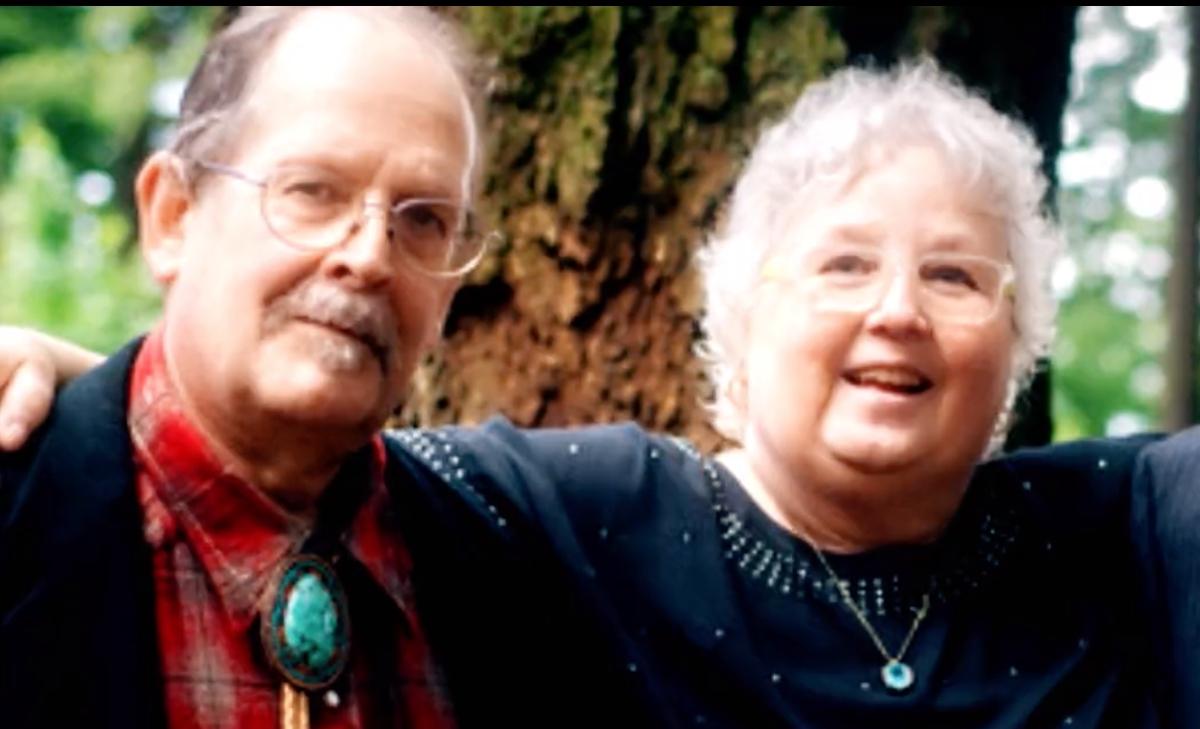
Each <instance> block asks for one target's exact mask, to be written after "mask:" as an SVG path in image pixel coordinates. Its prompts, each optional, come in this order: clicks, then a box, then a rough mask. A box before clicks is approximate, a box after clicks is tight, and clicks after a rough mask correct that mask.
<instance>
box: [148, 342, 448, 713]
mask: <svg viewBox="0 0 1200 729" xmlns="http://www.w3.org/2000/svg"><path fill="white" fill-rule="evenodd" d="M129 402H130V405H129V428H130V432H131V433H132V436H133V442H134V450H135V454H136V455H135V458H136V460H137V487H138V494H139V497H140V500H141V504H142V510H143V513H144V515H145V522H144V526H145V534H146V540H147V541H148V542H149V544H150V546H151V548H152V550H153V560H154V587H155V601H156V612H157V618H158V636H159V643H160V646H159V647H160V652H161V656H162V669H163V679H164V687H165V690H166V708H167V719H168V723H169V725H170V726H171V727H172V729H181V728H183V727H197V728H199V727H205V728H209V727H239V728H240V729H255V728H256V727H261V728H262V729H276V728H277V727H278V726H279V718H278V712H279V694H280V679H278V678H277V677H276V676H275V674H274V673H273V672H272V670H271V669H270V668H269V666H268V665H267V663H266V661H265V659H264V658H263V656H262V649H261V647H260V645H259V638H258V629H257V623H256V621H255V617H256V615H257V608H258V604H259V600H260V598H261V596H262V595H263V593H264V590H265V589H266V588H267V586H268V584H267V583H268V581H269V580H270V579H271V577H272V575H273V570H274V569H275V567H276V566H277V565H278V564H279V562H280V560H281V559H282V558H283V557H285V556H287V555H290V554H292V553H294V552H296V551H298V549H299V548H300V545H301V544H302V543H303V541H304V539H305V537H306V536H307V535H308V531H309V525H308V524H307V523H306V522H304V521H302V520H300V519H297V518H296V517H294V516H292V515H291V514H289V513H288V512H286V511H284V510H283V509H281V508H280V507H279V506H278V505H276V504H275V503H274V502H273V501H271V500H270V499H268V498H267V497H265V496H264V495H263V494H262V493H261V492H259V491H258V490H257V489H256V488H254V487H253V486H251V485H250V484H248V483H246V482H245V481H243V480H241V479H240V478H238V477H236V476H234V475H232V474H231V473H230V472H228V471H227V470H226V468H225V467H224V466H222V464H221V463H220V462H218V461H217V459H216V458H215V457H214V456H213V454H212V452H211V451H210V450H209V448H208V446H207V445H206V443H205V441H204V439H203V437H202V436H201V435H200V433H199V432H198V431H197V430H196V429H195V428H194V427H193V426H192V424H191V423H190V422H188V420H187V418H186V417H185V416H184V414H183V410H182V408H181V406H180V403H179V400H178V399H177V397H176V393H175V391H174V388H173V386H172V384H171V382H170V378H169V376H168V374H167V367H166V363H165V357H164V354H163V347H162V336H161V329H159V330H156V331H155V332H154V333H152V334H151V335H150V336H149V337H148V338H147V340H146V343H145V345H144V346H143V347H142V350H141V352H140V353H139V355H138V358H137V361H136V363H135V365H134V370H133V378H132V382H131V384H130V399H129ZM373 448H374V459H373V468H372V471H373V473H374V476H375V477H374V478H373V483H372V486H371V490H370V492H369V496H368V497H367V500H366V502H365V503H364V504H363V506H362V507H361V508H360V509H359V511H358V513H357V515H356V516H355V518H354V521H353V522H352V524H351V526H350V528H349V530H348V532H347V533H346V535H345V537H344V540H343V543H344V544H345V545H346V548H347V553H348V555H349V558H350V559H355V560H357V561H358V562H359V563H360V564H361V566H362V567H364V568H365V570H366V573H367V574H369V576H370V577H369V580H370V584H369V585H368V586H369V587H371V588H372V589H365V588H361V587H360V589H359V590H358V594H356V592H355V591H354V588H352V587H348V591H349V603H350V609H351V613H352V615H354V616H357V615H358V613H356V612H355V611H356V605H357V606H359V607H361V606H364V605H365V604H366V603H367V602H368V601H371V600H373V601H374V602H371V603H370V607H369V609H368V613H367V614H369V615H371V616H372V618H371V624H370V626H369V630H370V632H369V634H367V635H363V632H362V631H363V629H364V627H363V626H362V625H358V624H355V623H354V621H352V624H351V636H352V641H353V642H352V648H351V659H350V665H349V666H348V667H347V670H346V675H345V676H343V677H342V678H341V679H339V681H338V683H337V684H335V685H334V687H333V689H332V690H333V692H334V694H335V695H336V698H335V697H334V696H329V695H327V694H322V695H316V696H310V699H309V706H310V707H311V709H310V711H311V721H312V726H313V727H314V729H326V728H333V727H339V728H340V727H409V728H414V729H443V728H445V727H451V726H452V725H453V722H452V720H451V716H450V711H449V707H448V705H447V703H446V701H445V700H444V698H443V697H444V696H445V695H446V694H445V691H444V687H443V685H442V682H441V679H440V675H439V673H438V672H437V670H436V667H435V666H434V664H433V662H432V659H431V657H430V655H429V650H428V647H427V644H426V642H425V639H424V635H423V633H422V631H421V627H420V624H419V622H418V621H417V616H416V614H415V613H414V611H413V610H412V608H411V606H412V604H413V603H412V599H411V591H410V585H409V582H408V576H409V573H410V566H411V565H410V562H409V557H408V552H407V550H406V549H405V546H404V542H403V540H402V539H401V538H400V535H399V534H397V533H396V532H395V530H394V528H393V527H392V526H391V524H390V522H389V521H388V520H387V519H385V518H383V516H384V514H386V513H387V511H388V500H389V499H388V493H387V490H386V489H385V488H384V485H383V478H382V475H383V465H384V459H385V458H386V456H385V451H384V448H383V444H382V441H381V440H379V439H378V438H376V439H375V441H374V443H373ZM374 588H378V589H374ZM364 593H371V594H364ZM356 601H357V602H356ZM368 646H369V647H370V648H372V649H373V652H369V651H368V650H367V647H368ZM378 646H386V647H387V648H388V649H389V650H385V651H382V652H381V651H379V650H375V649H376V648H378ZM380 655H382V656H383V659H382V661H381V659H380V658H379V656H380ZM373 666H384V667H385V668H384V669H377V670H375V669H373ZM384 673H386V674H387V675H381V674H384ZM334 704H336V706H335V705H334Z"/></svg>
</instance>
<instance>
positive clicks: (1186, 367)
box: [1162, 7, 1200, 430]
mask: <svg viewBox="0 0 1200 729" xmlns="http://www.w3.org/2000/svg"><path fill="white" fill-rule="evenodd" d="M1187 14H1188V20H1187V22H1188V24H1189V26H1190V28H1191V34H1190V38H1191V48H1190V50H1189V51H1188V57H1189V59H1190V67H1191V75H1190V77H1189V79H1188V100H1187V106H1186V107H1184V110H1183V114H1182V115H1181V116H1180V119H1179V128H1178V131H1177V132H1176V140H1177V141H1176V154H1175V170H1174V171H1175V197H1176V200H1177V201H1178V202H1177V204H1176V206H1175V235H1174V238H1175V240H1174V251H1173V252H1172V256H1171V258H1172V260H1173V262H1174V263H1173V265H1172V266H1171V272H1170V275H1169V276H1168V278H1167V322H1168V324H1167V326H1168V331H1169V335H1168V337H1167V352H1166V363H1165V367H1164V370H1165V371H1166V374H1167V386H1166V388H1165V392H1164V398H1163V423H1162V424H1163V427H1165V428H1166V429H1167V430H1179V429H1180V428H1186V427H1187V426H1189V425H1191V424H1192V423H1195V422H1196V374H1197V373H1196V267H1197V260H1196V224H1197V222H1198V221H1197V203H1198V202H1200V199H1198V194H1200V193H1198V192H1197V189H1196V188H1197V179H1196V178H1197V175H1200V41H1198V40H1197V39H1196V34H1197V33H1200V8H1195V7H1190V8H1188V10H1187Z"/></svg>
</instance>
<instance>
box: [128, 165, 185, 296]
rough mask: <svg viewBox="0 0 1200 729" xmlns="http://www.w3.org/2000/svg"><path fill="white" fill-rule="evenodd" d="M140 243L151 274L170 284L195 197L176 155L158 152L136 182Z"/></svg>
mask: <svg viewBox="0 0 1200 729" xmlns="http://www.w3.org/2000/svg"><path fill="white" fill-rule="evenodd" d="M135 191H136V197H137V210H138V245H139V246H140V247H141V249H142V258H143V259H144V260H145V261H146V266H147V267H148V268H149V269H150V274H151V275H152V276H153V277H154V280H155V281H157V282H158V283H159V284H160V285H163V286H169V285H170V284H171V283H172V282H173V281H174V280H175V277H176V276H177V275H178V273H179V265H180V261H181V259H182V257H183V242H184V235H183V222H184V218H185V216H186V214H187V212H188V210H189V209H190V208H191V205H192V196H191V191H190V190H189V188H188V185H187V182H186V181H185V180H184V175H183V170H182V169H181V167H180V163H179V160H178V158H177V157H175V156H174V155H172V154H170V153H169V152H156V153H155V154H154V155H153V156H151V157H150V159H148V160H146V163H145V164H143V165H142V169H141V170H140V171H139V172H138V176H137V183H136V185H135Z"/></svg>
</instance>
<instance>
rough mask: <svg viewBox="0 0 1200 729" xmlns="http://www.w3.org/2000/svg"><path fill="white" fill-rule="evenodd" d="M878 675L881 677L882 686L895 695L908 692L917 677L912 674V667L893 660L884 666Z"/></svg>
mask: <svg viewBox="0 0 1200 729" xmlns="http://www.w3.org/2000/svg"><path fill="white" fill-rule="evenodd" d="M879 673H880V675H882V676H883V685H884V686H886V687H887V690H888V691H891V692H893V693H897V694H902V693H904V692H905V691H908V690H909V689H910V688H912V685H913V684H914V683H916V680H917V675H916V674H915V673H913V670H912V667H910V666H909V665H908V664H907V663H902V662H900V661H897V660H896V659H894V658H893V659H892V660H890V661H888V662H887V663H886V664H884V666H883V669H882V670H881V671H880V672H879Z"/></svg>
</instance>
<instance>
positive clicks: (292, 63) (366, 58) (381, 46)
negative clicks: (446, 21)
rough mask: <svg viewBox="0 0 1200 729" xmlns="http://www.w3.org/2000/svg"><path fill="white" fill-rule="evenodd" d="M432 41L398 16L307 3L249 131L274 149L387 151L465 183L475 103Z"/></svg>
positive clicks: (259, 93)
mask: <svg viewBox="0 0 1200 729" xmlns="http://www.w3.org/2000/svg"><path fill="white" fill-rule="evenodd" d="M433 46H434V44H432V43H431V42H430V41H429V40H428V39H427V38H423V37H421V35H420V34H417V33H414V32H411V31H409V30H408V29H406V28H404V27H403V26H401V25H400V24H399V22H398V21H392V20H388V21H383V22H379V21H374V20H371V19H369V18H366V17H363V16H361V15H359V14H357V13H355V12H352V11H348V10H336V9H325V10H313V11H309V12H307V13H304V14H303V15H301V16H300V17H299V18H297V19H296V20H295V21H294V24H293V26H292V27H290V28H289V29H288V30H287V31H286V32H285V33H284V34H283V36H282V37H281V38H279V40H278V41H277V45H276V47H275V48H274V49H273V50H272V52H271V53H270V55H269V56H268V57H267V58H266V59H265V60H264V63H263V66H262V68H261V69H260V75H259V78H258V79H256V83H255V84H254V88H252V90H251V92H250V94H249V95H248V99H247V104H246V111H247V112H248V113H247V120H246V121H247V124H246V129H245V132H246V135H245V136H244V137H243V140H242V141H243V142H244V143H246V144H247V145H248V146H253V147H256V148H259V149H260V151H262V153H263V154H265V155H267V156H270V157H273V158H278V157H280V156H282V155H288V154H297V153H299V154H303V153H305V152H306V151H309V152H316V153H320V154H324V155H326V156H340V157H343V158H354V159H355V160H356V161H360V162H361V161H362V158H363V156H364V155H365V156H366V157H368V158H369V157H371V156H372V155H374V156H376V157H378V156H379V155H381V154H383V153H387V154H388V155H390V156H392V157H396V158H400V159H402V160H404V163H405V164H406V165H408V166H410V167H412V168H414V171H417V172H420V173H421V174H422V175H425V176H435V177H439V176H440V177H441V178H445V177H446V176H447V175H449V176H450V177H451V178H452V179H453V183H452V186H457V187H460V188H461V187H462V181H463V180H465V179H466V176H467V175H469V170H468V168H469V167H470V165H471V164H472V162H473V160H472V159H471V156H472V155H471V150H470V147H471V138H472V134H473V131H472V130H471V129H469V126H468V125H470V124H471V123H472V121H471V119H470V116H469V113H470V108H469V106H468V105H467V103H466V99H465V94H464V89H463V88H462V85H461V82H460V80H459V78H458V76H457V75H456V74H455V72H454V70H453V68H452V67H451V66H450V64H449V62H448V61H447V60H446V59H445V58H444V56H443V54H442V53H439V52H437V49H436V48H434V47H433ZM446 192H447V193H453V194H455V195H457V194H460V190H457V189H456V190H447V191H446Z"/></svg>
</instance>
